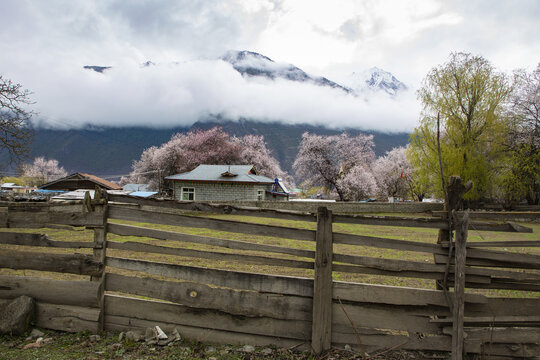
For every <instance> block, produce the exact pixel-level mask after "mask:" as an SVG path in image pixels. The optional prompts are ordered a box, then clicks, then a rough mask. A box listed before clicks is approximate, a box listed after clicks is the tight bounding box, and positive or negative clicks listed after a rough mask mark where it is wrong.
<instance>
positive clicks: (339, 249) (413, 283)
mask: <svg viewBox="0 0 540 360" xmlns="http://www.w3.org/2000/svg"><path fill="white" fill-rule="evenodd" d="M392 215H394V216H396V215H401V214H392ZM414 215H415V216H417V215H418V214H414ZM199 216H206V217H211V218H215V219H223V220H235V221H242V222H248V223H256V224H266V225H274V226H285V227H293V228H298V229H309V230H315V228H316V223H315V222H303V221H293V220H283V219H274V218H260V217H249V216H238V215H215V214H202V215H199ZM114 222H118V223H125V224H131V225H137V226H145V227H149V228H154V229H161V230H168V231H176V232H181V233H186V234H192V235H200V236H209V237H217V238H222V239H231V240H239V241H246V242H252V243H260V244H268V245H277V246H283V247H290V248H297V249H308V250H314V249H315V244H314V242H311V241H299V240H292V239H283V238H277V237H272V236H259V235H249V234H239V233H230V232H223V231H215V230H210V229H200V228H189V227H181V226H166V225H157V224H145V223H136V222H129V221H114ZM522 225H525V226H529V227H531V228H533V233H532V234H531V233H504V232H488V231H482V232H478V231H475V230H470V232H469V239H468V240H469V241H480V242H482V241H511V240H536V239H538V233H539V232H540V224H539V223H523V224H522ZM14 230H16V231H21V232H40V233H46V234H48V235H49V236H50V238H51V239H54V240H58V241H92V240H93V231H91V230H84V229H82V228H76V230H77V231H68V230H66V229H2V231H14ZM333 230H334V232H340V233H347V234H355V235H367V236H376V237H384V238H390V239H398V240H408V241H417V242H424V243H432V244H434V243H435V242H436V238H437V230H436V229H428V228H412V227H392V226H375V225H356V224H340V223H335V224H334V225H333ZM108 239H109V240H110V241H120V242H125V241H138V242H143V243H148V244H155V245H161V246H169V247H183V248H188V249H196V250H206V251H218V252H223V253H235V254H246V255H259V256H267V257H276V258H284V259H298V258H296V257H294V256H290V255H283V254H272V253H264V252H259V251H242V250H233V249H226V248H221V247H213V246H207V245H201V244H194V243H187V242H179V241H163V240H156V239H150V238H141V237H133V236H125V237H122V236H117V235H114V234H109V235H108ZM2 247H4V248H12V249H18V250H29V251H40V252H54V253H70V252H73V251H74V250H71V249H57V248H39V250H37V248H30V247H22V246H14V245H0V248H2ZM496 250H499V251H508V252H510V251H512V252H519V253H528V254H540V249H538V248H507V249H501V248H498V249H496ZM75 252H79V253H87V254H90V253H92V250H91V249H77V250H75ZM334 252H335V253H339V254H349V255H360V256H367V257H374V258H382V259H396V260H409V261H416V262H422V263H433V256H432V255H431V254H427V253H418V252H409V251H400V250H392V249H380V248H374V247H367V246H352V245H342V244H335V245H334ZM107 254H108V255H109V256H115V257H127V258H134V259H143V260H148V261H158V262H168V263H177V264H184V265H191V266H202V267H209V268H216V269H226V270H235V271H247V272H257V273H265V274H276V275H287V276H301V277H312V276H313V271H312V270H309V269H296V268H284V267H277V266H267V265H252V264H246V263H241V262H228V261H215V260H208V259H199V258H189V257H179V256H172V255H163V254H150V253H136V252H130V251H120V250H113V249H109V250H108V251H107ZM300 260H305V261H306V260H308V261H309V260H310V259H300ZM108 271H114V272H118V273H126V274H127V273H132V272H127V271H122V270H117V269H110V268H109V269H108ZM529 271H530V270H529ZM536 273H538V272H536ZM0 274H17V275H31V276H47V277H55V278H58V277H60V278H63V279H78V278H85V277H80V276H77V275H66V274H56V273H42V272H38V271H14V270H9V269H0ZM333 277H334V279H335V280H341V281H353V282H363V283H371V284H383V285H394V286H408V287H418V288H428V289H434V288H435V282H434V280H430V279H415V278H399V277H394V276H379V275H367V274H352V273H339V272H334V274H333ZM480 292H483V293H487V294H490V295H498V296H500V295H503V296H511V295H514V296H523V293H522V292H515V291H502V290H501V291H498V290H490V291H480ZM525 295H526V296H532V297H540V294H539V293H526V294H525Z"/></svg>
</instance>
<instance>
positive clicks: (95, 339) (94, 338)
mask: <svg viewBox="0 0 540 360" xmlns="http://www.w3.org/2000/svg"><path fill="white" fill-rule="evenodd" d="M88 340H90V342H98V341H101V336H99V335H90V337H89V338H88Z"/></svg>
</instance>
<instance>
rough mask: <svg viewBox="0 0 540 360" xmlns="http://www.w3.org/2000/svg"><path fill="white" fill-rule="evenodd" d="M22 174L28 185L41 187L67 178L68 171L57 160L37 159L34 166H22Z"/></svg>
mask: <svg viewBox="0 0 540 360" xmlns="http://www.w3.org/2000/svg"><path fill="white" fill-rule="evenodd" d="M21 173H22V176H23V178H24V179H25V180H26V183H27V184H28V185H32V186H39V185H42V184H45V183H47V182H49V181H54V180H57V179H60V178H63V177H65V176H67V172H66V170H64V168H63V167H61V166H60V165H59V164H58V160H56V159H48V160H47V159H45V158H44V157H42V156H41V157H37V158H35V159H34V162H33V163H32V164H23V165H21Z"/></svg>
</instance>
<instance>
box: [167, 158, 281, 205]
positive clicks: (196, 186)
mask: <svg viewBox="0 0 540 360" xmlns="http://www.w3.org/2000/svg"><path fill="white" fill-rule="evenodd" d="M165 180H168V181H170V182H171V183H172V185H173V186H172V187H173V194H174V195H173V196H174V199H176V200H186V201H234V200H277V201H287V200H288V196H289V194H288V193H287V191H286V189H285V187H284V186H283V185H282V184H281V183H280V182H279V180H278V179H276V180H272V179H270V178H268V177H266V176H261V175H258V174H257V171H256V170H255V168H254V167H253V165H199V166H198V167H197V168H195V169H194V170H192V171H189V172H186V173H182V174H177V175H172V176H168V177H166V178H165Z"/></svg>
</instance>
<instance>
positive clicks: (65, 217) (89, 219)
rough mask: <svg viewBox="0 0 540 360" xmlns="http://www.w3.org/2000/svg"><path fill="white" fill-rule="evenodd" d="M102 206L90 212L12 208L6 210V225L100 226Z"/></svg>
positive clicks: (25, 226) (17, 226)
mask: <svg viewBox="0 0 540 360" xmlns="http://www.w3.org/2000/svg"><path fill="white" fill-rule="evenodd" d="M101 208H102V206H101V205H99V207H98V208H97V209H96V211H94V212H91V213H87V212H86V213H83V212H82V211H80V210H79V212H63V211H51V209H52V208H50V209H49V208H41V209H37V210H36V208H14V209H11V208H10V209H9V212H8V227H14V228H20V227H23V228H40V227H46V225H48V224H63V225H71V226H100V225H102V223H103V215H102V210H101Z"/></svg>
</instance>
